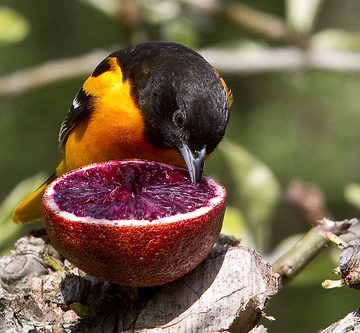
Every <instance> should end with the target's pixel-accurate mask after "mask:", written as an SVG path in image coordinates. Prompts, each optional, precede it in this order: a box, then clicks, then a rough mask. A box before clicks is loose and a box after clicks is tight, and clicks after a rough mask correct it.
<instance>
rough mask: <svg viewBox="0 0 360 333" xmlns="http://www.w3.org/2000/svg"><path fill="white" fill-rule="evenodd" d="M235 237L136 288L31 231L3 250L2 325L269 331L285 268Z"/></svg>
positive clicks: (9, 328) (15, 328)
mask: <svg viewBox="0 0 360 333" xmlns="http://www.w3.org/2000/svg"><path fill="white" fill-rule="evenodd" d="M235 244H236V242H234V240H233V239H230V238H227V237H224V236H222V237H220V239H219V241H218V242H217V243H216V245H215V246H214V248H213V250H212V251H211V253H210V255H209V256H208V258H207V259H206V260H205V261H204V262H203V263H202V264H200V265H199V266H198V267H197V268H196V269H194V270H193V271H192V272H190V273H189V274H187V275H185V276H184V277H183V278H181V279H179V280H177V281H174V282H172V283H169V284H166V285H164V286H159V287H154V288H129V287H121V286H117V285H114V284H111V283H108V282H105V281H101V280H98V279H96V278H95V277H93V276H90V275H86V274H85V273H83V272H81V271H80V270H79V269H77V268H76V267H74V266H73V265H72V264H70V263H69V262H68V261H66V260H64V259H63V258H61V256H60V255H59V254H58V253H57V252H56V251H55V250H54V248H53V247H52V246H51V244H50V243H49V240H48V238H47V236H46V234H45V233H44V232H43V233H37V234H32V235H28V236H26V237H23V238H21V239H19V240H18V241H17V243H16V244H15V250H14V251H13V252H12V253H11V254H9V255H5V256H3V257H0V332H1V333H2V332H4V333H5V332H6V333H12V332H33V333H34V332H57V333H60V332H72V333H75V332H90V333H91V332H220V331H221V332H248V331H251V330H252V329H253V331H252V332H266V328H265V327H264V326H262V325H261V326H257V327H255V326H256V325H257V323H258V321H259V319H260V318H261V317H262V316H263V315H264V313H265V312H264V310H265V307H266V303H267V301H268V299H269V298H270V297H271V296H273V295H275V294H276V292H277V290H278V275H277V274H275V273H274V272H273V270H272V267H271V266H270V265H269V264H268V263H267V262H265V261H264V260H263V259H262V258H261V257H260V255H259V254H258V253H257V252H256V251H254V250H251V249H249V248H246V247H241V246H236V245H235ZM47 256H50V257H51V258H52V259H54V261H53V262H52V265H50V264H49V260H46V257H47ZM50 263H51V260H50ZM56 266H58V268H59V269H57V270H54V267H55V268H56Z"/></svg>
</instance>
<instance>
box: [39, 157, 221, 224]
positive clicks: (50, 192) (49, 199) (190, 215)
mask: <svg viewBox="0 0 360 333" xmlns="http://www.w3.org/2000/svg"><path fill="white" fill-rule="evenodd" d="M130 161H134V160H129V161H127V160H122V161H117V163H119V162H121V163H119V164H122V163H128V162H130ZM135 161H136V163H137V165H139V164H142V163H147V162H146V161H140V160H135ZM113 163H114V161H109V162H103V163H101V164H113ZM152 163H157V162H152ZM159 164H161V163H159ZM98 167H99V163H96V164H91V165H88V166H85V167H81V168H79V169H76V170H73V171H70V172H69V173H67V174H65V175H63V176H62V177H60V178H58V179H56V180H55V181H53V182H52V183H51V184H50V185H49V186H48V187H47V188H46V190H45V194H44V199H45V200H44V201H45V203H46V206H47V209H49V210H51V211H52V212H56V215H58V216H59V217H61V218H63V219H65V220H69V221H74V222H82V223H108V224H121V225H137V226H141V225H147V224H151V225H154V224H157V223H172V222H177V223H178V222H179V221H184V220H187V219H194V218H196V217H198V216H202V215H205V214H206V213H208V212H209V211H210V210H212V209H213V208H214V207H216V206H218V205H220V204H221V203H222V202H223V201H224V200H225V197H226V192H225V188H224V187H223V186H221V185H220V184H218V183H216V182H215V180H213V179H212V178H209V177H206V176H203V178H204V179H205V180H206V182H207V184H208V185H209V186H210V187H211V189H212V190H213V191H214V196H213V197H212V198H211V199H210V200H209V201H208V202H207V204H206V206H203V207H200V208H198V209H196V210H194V211H190V212H187V213H179V214H175V215H172V216H168V217H163V218H159V219H156V220H135V219H131V220H108V219H96V218H93V217H90V216H85V217H84V216H77V215H75V214H73V213H70V212H67V211H63V210H61V209H60V208H59V206H58V204H57V203H56V202H55V200H54V194H55V190H54V187H55V186H56V184H57V183H58V182H61V181H62V180H63V179H64V178H65V179H66V178H68V177H70V176H71V175H72V174H74V173H77V172H79V171H80V170H81V171H85V170H88V169H92V168H98ZM167 168H170V169H179V168H177V167H173V166H167Z"/></svg>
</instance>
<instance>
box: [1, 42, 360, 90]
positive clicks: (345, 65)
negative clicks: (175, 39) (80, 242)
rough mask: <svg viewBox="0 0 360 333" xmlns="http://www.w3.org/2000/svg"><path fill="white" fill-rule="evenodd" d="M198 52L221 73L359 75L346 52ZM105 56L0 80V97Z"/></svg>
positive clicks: (85, 71) (359, 61)
mask: <svg viewBox="0 0 360 333" xmlns="http://www.w3.org/2000/svg"><path fill="white" fill-rule="evenodd" d="M199 52H200V53H201V54H202V55H203V56H204V57H205V59H206V60H207V61H209V62H210V63H211V64H212V65H213V66H214V67H216V68H217V69H218V70H220V72H222V73H224V74H237V75H253V74H259V73H266V72H277V71H298V70H305V69H322V70H330V71H336V72H342V73H355V72H356V73H358V72H360V55H359V54H357V53H349V52H340V51H332V50H318V49H309V50H302V49H298V48H294V47H290V48H275V49H256V50H235V51H233V50H221V49H204V50H200V51H199ZM108 53H109V52H107V51H104V50H95V51H92V52H90V53H88V54H85V55H82V56H79V57H74V58H69V59H61V60H54V61H49V62H47V63H45V64H42V65H39V66H35V67H33V68H30V69H26V70H20V71H18V72H16V73H13V74H9V75H6V76H3V77H0V95H11V94H13V95H15V94H21V93H25V92H27V91H30V90H32V89H36V88H39V87H42V86H45V85H48V84H52V83H56V82H59V81H62V80H66V79H71V78H76V77H79V76H83V75H89V74H90V73H91V72H92V71H93V70H94V68H95V66H96V65H97V64H98V63H99V62H100V61H101V60H102V59H104V58H105V57H106V56H107V55H108Z"/></svg>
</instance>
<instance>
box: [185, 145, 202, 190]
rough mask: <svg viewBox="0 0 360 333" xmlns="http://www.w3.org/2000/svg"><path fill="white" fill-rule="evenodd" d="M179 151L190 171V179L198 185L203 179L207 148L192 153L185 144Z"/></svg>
mask: <svg viewBox="0 0 360 333" xmlns="http://www.w3.org/2000/svg"><path fill="white" fill-rule="evenodd" d="M179 151H180V153H181V155H182V157H183V159H184V161H185V163H186V166H187V168H188V170H189V174H190V179H191V181H192V182H193V183H198V182H199V181H200V179H201V176H202V173H203V169H204V163H205V158H206V146H205V147H204V148H203V149H201V150H199V151H197V150H195V151H194V152H192V151H191V150H190V148H189V146H188V145H186V144H185V143H184V144H183V145H182V146H181V147H180V148H179Z"/></svg>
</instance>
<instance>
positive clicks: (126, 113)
mask: <svg viewBox="0 0 360 333" xmlns="http://www.w3.org/2000/svg"><path fill="white" fill-rule="evenodd" d="M230 105H231V93H230V91H229V90H228V89H227V87H226V84H225V82H224V80H223V79H222V78H221V77H220V75H219V73H218V72H217V70H216V69H215V68H213V67H212V66H211V65H210V64H209V63H208V62H206V61H205V60H204V58H203V57H202V56H201V55H199V54H198V53H196V52H195V51H193V50H191V49H189V48H187V47H185V46H183V45H179V44H176V43H170V42H146V43H142V44H138V45H136V46H132V47H129V48H126V49H123V50H119V51H116V52H114V53H112V54H110V55H109V56H108V57H107V58H105V59H104V60H103V61H102V62H101V63H100V64H99V65H98V66H97V67H96V68H95V70H94V72H93V73H92V75H91V76H90V77H89V78H88V79H87V80H86V81H85V82H84V84H83V86H82V88H81V89H80V91H79V92H78V93H77V95H76V96H75V98H74V100H73V102H72V105H71V107H70V110H69V112H68V114H67V116H66V117H65V119H64V121H63V123H62V124H61V128H60V133H59V149H60V151H62V152H63V157H62V160H61V162H60V164H59V165H58V167H57V168H56V171H55V173H54V175H53V176H52V177H50V178H49V179H48V180H47V181H46V182H45V183H44V184H43V185H42V186H40V187H39V188H38V189H37V190H36V191H35V192H34V193H33V194H32V195H30V196H29V197H28V198H26V199H25V200H24V201H23V202H21V203H20V204H19V205H18V206H17V207H16V209H15V212H14V215H13V219H14V221H15V222H22V223H24V222H30V221H33V220H36V219H39V218H41V215H42V214H41V198H42V195H43V193H44V190H45V187H46V186H47V184H49V183H50V182H51V181H52V180H53V179H55V178H56V177H59V176H60V175H62V174H63V173H65V172H67V171H69V170H72V169H75V168H77V167H80V166H83V165H86V164H90V163H93V162H100V161H106V160H112V159H131V158H138V159H146V160H155V161H160V162H163V163H167V164H172V165H177V166H183V167H185V166H186V167H187V168H188V170H189V173H190V177H191V180H192V181H193V182H195V181H199V180H200V178H201V175H202V172H203V166H204V162H205V159H206V157H207V156H208V155H209V154H210V153H211V152H212V151H213V150H214V149H215V148H216V146H217V144H218V143H219V142H220V141H221V139H222V138H223V136H224V133H225V128H226V125H227V123H228V118H229V111H228V109H229V107H230Z"/></svg>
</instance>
